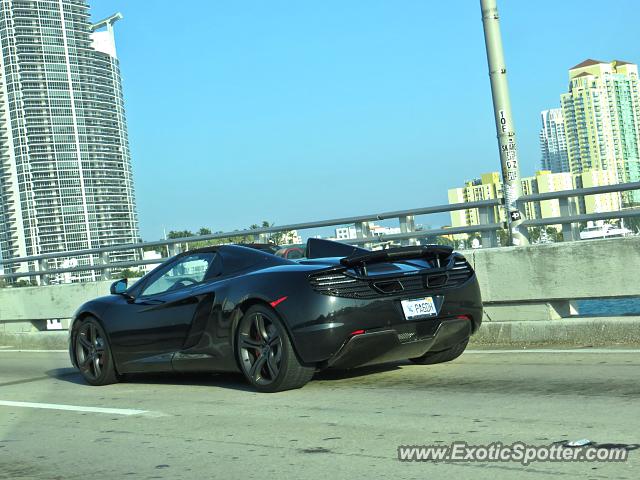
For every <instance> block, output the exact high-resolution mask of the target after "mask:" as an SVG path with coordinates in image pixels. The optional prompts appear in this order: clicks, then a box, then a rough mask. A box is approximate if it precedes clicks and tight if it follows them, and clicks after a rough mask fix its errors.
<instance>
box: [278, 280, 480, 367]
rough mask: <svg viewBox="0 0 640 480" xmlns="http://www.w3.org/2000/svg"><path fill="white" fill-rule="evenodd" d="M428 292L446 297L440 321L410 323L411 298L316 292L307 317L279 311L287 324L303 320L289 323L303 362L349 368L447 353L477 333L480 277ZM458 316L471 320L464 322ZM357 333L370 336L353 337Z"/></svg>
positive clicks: (306, 305)
mask: <svg viewBox="0 0 640 480" xmlns="http://www.w3.org/2000/svg"><path fill="white" fill-rule="evenodd" d="M428 294H429V295H432V296H434V297H441V298H442V303H441V308H440V310H439V312H438V316H437V317H432V318H426V319H422V320H406V319H405V317H404V314H403V312H402V307H401V305H400V302H401V300H402V299H403V298H406V296H405V297H391V298H380V299H375V300H355V299H346V298H335V297H329V296H326V295H319V294H315V293H314V294H312V295H310V296H309V297H308V300H307V301H306V302H305V309H304V312H305V313H306V315H308V317H307V318H304V317H302V316H298V315H295V316H294V313H297V312H300V310H297V312H291V313H289V312H287V311H282V312H281V311H280V310H279V313H284V314H285V315H284V317H285V319H287V320H289V319H293V318H297V319H300V320H303V321H299V322H292V321H290V320H289V321H288V322H287V323H288V324H289V325H290V326H291V330H292V332H291V333H292V339H293V343H294V347H295V349H296V352H297V353H298V356H299V357H300V359H301V360H302V361H303V362H304V363H308V364H316V365H319V366H320V367H323V366H342V367H347V368H349V367H351V366H356V365H363V364H370V363H378V362H387V361H395V360H403V359H407V358H414V357H419V356H421V355H424V353H426V352H427V351H429V350H431V351H439V350H445V349H447V348H449V346H453V345H454V344H456V343H459V342H461V341H464V340H465V339H466V338H468V337H469V336H471V335H472V334H473V333H475V332H476V331H477V330H478V328H479V327H480V324H481V322H482V313H483V310H482V300H481V297H480V288H479V286H478V282H477V280H476V278H475V275H474V276H473V277H472V278H471V279H470V280H469V281H468V282H466V283H465V284H464V285H462V286H460V287H458V288H455V289H444V290H440V291H432V292H429V293H428ZM409 298H411V297H409ZM413 298H415V296H414V297H413ZM286 303H287V302H284V303H283V304H282V305H283V306H285V304H286ZM283 310H284V309H283ZM306 315H305V316H306ZM459 316H465V317H467V318H468V319H465V320H459V319H458V318H457V317H459ZM301 317H302V318H301ZM304 320H307V321H304ZM296 323H297V324H296ZM357 330H364V331H365V333H364V334H361V335H352V333H353V332H354V331H357ZM449 344H451V345H449ZM378 357H379V358H378Z"/></svg>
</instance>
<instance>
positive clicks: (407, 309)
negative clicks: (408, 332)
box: [401, 297, 438, 320]
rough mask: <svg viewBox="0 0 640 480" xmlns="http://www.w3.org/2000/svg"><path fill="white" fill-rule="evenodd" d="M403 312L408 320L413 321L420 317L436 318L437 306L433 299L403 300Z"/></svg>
mask: <svg viewBox="0 0 640 480" xmlns="http://www.w3.org/2000/svg"><path fill="white" fill-rule="evenodd" d="M401 303H402V311H403V312H404V317H405V318H406V319H407V320H413V319H414V318H419V317H435V316H436V315H437V314H438V312H437V311H436V304H435V303H434V301H433V297H426V298H418V299H416V300H402V302H401Z"/></svg>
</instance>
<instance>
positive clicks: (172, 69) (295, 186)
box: [89, 0, 640, 240]
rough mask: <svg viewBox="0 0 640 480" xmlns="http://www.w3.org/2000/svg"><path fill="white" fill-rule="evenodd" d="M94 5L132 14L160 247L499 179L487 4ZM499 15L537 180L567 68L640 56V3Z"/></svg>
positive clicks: (140, 158)
mask: <svg viewBox="0 0 640 480" xmlns="http://www.w3.org/2000/svg"><path fill="white" fill-rule="evenodd" d="M89 3H90V5H91V12H92V15H93V19H94V20H98V19H100V18H102V17H105V16H108V15H110V14H111V13H113V12H115V11H120V12H122V13H123V15H124V20H122V21H121V22H119V23H118V24H117V25H116V43H117V49H118V56H119V57H120V61H121V69H122V76H123V84H124V93H125V104H126V109H127V119H128V125H129V138H130V143H131V149H132V158H133V166H134V175H135V183H136V193H137V202H138V211H139V216H140V226H141V232H142V237H143V238H144V239H145V240H153V239H157V238H160V237H161V236H162V231H163V228H166V229H167V230H172V229H174V230H178V229H180V230H182V229H192V230H196V229H198V228H199V227H201V226H207V227H210V228H212V229H213V230H225V231H226V230H233V229H236V228H244V227H247V226H248V225H250V224H252V223H259V222H260V221H262V220H264V219H268V220H270V221H272V222H275V223H276V224H286V223H293V222H302V221H309V220H316V219H323V218H332V217H341V216H348V215H357V214H365V213H372V212H381V211H388V210H397V209H405V208H417V207H423V206H428V205H435V204H442V203H447V189H448V188H451V187H454V186H457V185H460V184H462V182H463V181H464V180H466V179H470V178H473V177H476V176H479V174H480V173H482V172H487V171H495V170H498V169H499V159H498V151H497V145H496V140H495V127H494V124H493V117H492V110H491V94H490V87H489V80H488V74H487V64H486V56H485V50H484V40H483V34H482V22H481V20H480V18H481V15H480V7H479V1H477V0H457V1H455V2H435V1H428V0H403V1H392V0H386V1H375V0H350V1H348V2H347V1H344V0H342V1H335V0H325V1H322V2H310V1H308V2H294V1H292V0H290V1H288V2H285V1H277V0H270V1H269V2H264V1H257V0H256V1H249V0H247V1H242V2H239V1H231V0H226V1H218V0H211V1H209V0H200V1H196V0H193V1H190V2H187V3H182V2H175V1H170V0H153V1H151V0H146V1H142V0H136V1H131V0H129V1H127V0H89ZM184 5H187V6H188V8H187V7H185V6H184ZM499 9H500V14H501V21H502V34H503V40H504V43H505V54H506V61H507V68H508V74H509V83H510V90H511V100H512V107H513V111H514V117H515V128H516V132H517V138H518V144H519V155H520V159H521V165H522V172H521V173H522V174H523V175H530V174H532V173H533V171H534V170H535V169H537V168H538V167H539V157H540V153H539V144H538V130H539V123H540V120H539V114H540V111H541V110H543V109H545V108H549V107H554V106H557V105H558V103H559V95H560V93H562V92H564V91H565V90H566V88H567V70H568V68H570V67H571V66H573V65H575V64H577V63H579V62H581V61H582V60H584V59H586V58H596V59H601V60H609V59H614V58H615V59H623V60H627V61H631V62H634V63H637V62H639V61H640V51H639V49H640V42H638V36H637V18H638V14H639V13H640V6H639V4H638V2H637V1H635V0H610V1H607V2H601V1H595V0H562V1H558V0H553V1H552V0H538V1H535V2H531V1H526V2H525V1H516V0H510V1H506V0H502V1H500V2H499ZM442 221H443V222H446V221H447V218H446V217H444V218H442ZM433 223H436V224H437V223H440V222H438V221H434V222H433Z"/></svg>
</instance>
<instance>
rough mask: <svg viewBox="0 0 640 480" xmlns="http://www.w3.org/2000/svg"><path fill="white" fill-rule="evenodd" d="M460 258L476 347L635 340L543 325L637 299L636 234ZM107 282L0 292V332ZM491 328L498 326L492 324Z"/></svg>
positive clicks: (50, 314)
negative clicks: (584, 308) (586, 302)
mask: <svg viewBox="0 0 640 480" xmlns="http://www.w3.org/2000/svg"><path fill="white" fill-rule="evenodd" d="M463 253H464V254H465V255H466V256H467V258H468V260H469V262H470V263H471V264H472V265H473V267H474V269H475V270H476V273H477V275H478V279H479V282H480V287H481V290H482V298H483V301H484V302H485V311H486V315H485V318H484V322H485V325H484V327H483V328H482V329H481V332H480V334H479V335H478V337H476V339H475V340H474V341H475V342H480V343H486V342H489V343H492V342H498V343H500V342H502V341H503V340H505V339H507V338H510V339H511V340H509V341H508V342H507V343H526V342H527V340H526V339H529V341H531V342H538V341H540V342H549V341H552V340H553V339H554V338H556V337H557V336H559V337H557V338H566V340H567V341H568V340H569V337H570V336H571V335H575V333H571V332H575V331H577V330H584V329H587V330H589V331H591V332H592V334H590V335H591V337H592V338H594V339H595V338H596V337H598V332H600V333H602V332H603V331H606V332H613V333H610V334H609V333H607V335H606V336H604V337H602V338H607V339H608V340H607V341H608V342H611V341H613V340H615V339H618V340H619V341H621V342H627V340H628V341H630V342H632V343H633V342H635V341H636V340H637V335H638V328H640V318H636V317H623V318H621V319H618V320H615V321H614V320H612V322H614V323H611V322H609V323H606V322H604V321H600V320H596V321H593V320H589V319H584V320H583V321H582V323H579V322H578V323H576V319H574V318H564V319H563V320H562V321H561V322H560V324H558V325H554V326H553V327H545V326H544V325H547V324H549V325H551V324H552V323H553V321H556V323H557V321H558V319H561V318H563V317H570V316H571V315H573V314H576V313H579V312H577V311H576V310H575V306H574V305H575V304H574V301H575V300H580V299H592V298H617V297H628V296H640V282H639V281H638V272H640V237H626V238H616V239H606V240H592V241H581V242H567V243H556V244H549V245H534V246H528V247H507V248H493V249H478V250H470V251H465V252H463ZM110 284H111V281H99V282H94V283H81V284H67V285H54V286H46V287H26V288H2V289H0V335H5V338H9V337H7V335H9V336H11V335H13V337H11V338H14V337H15V335H16V334H20V333H27V332H34V331H39V330H45V324H46V319H52V318H55V319H65V318H69V317H71V316H72V314H73V312H74V311H75V310H76V308H77V307H78V306H79V305H80V304H82V303H83V302H85V301H87V300H89V299H91V298H95V297H97V296H101V295H106V294H108V292H109V286H110ZM535 322H541V323H540V326H538V327H535V326H532V323H535ZM569 322H572V323H571V324H569ZM594 322H595V323H594ZM494 323H495V324H497V325H496V326H492V324H494ZM498 324H499V325H498ZM563 328H565V329H569V330H563ZM545 329H546V330H545ZM543 330H544V331H543ZM535 332H538V333H535ZM552 332H554V333H552ZM562 332H570V333H566V334H565V333H562ZM48 333H49V332H48ZM554 335H555V336H556V337H554ZM579 339H581V340H579V341H578V343H580V344H584V343H585V342H587V343H589V342H588V341H587V339H586V337H585V336H581V337H579ZM505 341H506V340H505ZM0 342H2V340H0ZM5 343H6V341H5ZM14 343H15V341H14Z"/></svg>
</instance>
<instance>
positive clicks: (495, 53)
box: [480, 0, 529, 245]
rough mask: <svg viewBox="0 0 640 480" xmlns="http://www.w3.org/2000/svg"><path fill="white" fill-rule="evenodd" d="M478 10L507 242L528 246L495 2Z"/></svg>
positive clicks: (482, 4)
mask: <svg viewBox="0 0 640 480" xmlns="http://www.w3.org/2000/svg"><path fill="white" fill-rule="evenodd" d="M480 8H481V9H482V26H483V27H484V41H485V45H486V48H487V62H488V63H489V78H490V79H491V95H492V97H493V111H494V115H495V120H496V131H497V133H498V148H499V151H500V162H501V164H502V182H503V185H504V188H503V190H504V206H505V210H506V212H507V224H508V226H509V243H510V244H511V245H527V244H528V243H529V241H528V239H527V235H526V228H523V229H522V231H520V229H519V228H518V227H519V225H520V223H522V221H523V220H524V215H523V214H522V213H521V212H520V210H519V208H518V198H519V197H521V196H522V185H521V184H520V165H519V164H518V152H517V149H516V134H515V129H514V128H513V117H512V116H511V101H510V100H509V85H508V83H507V67H506V66H505V62H504V52H503V51H502V36H501V35H500V22H499V19H498V7H497V6H496V0H480Z"/></svg>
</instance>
